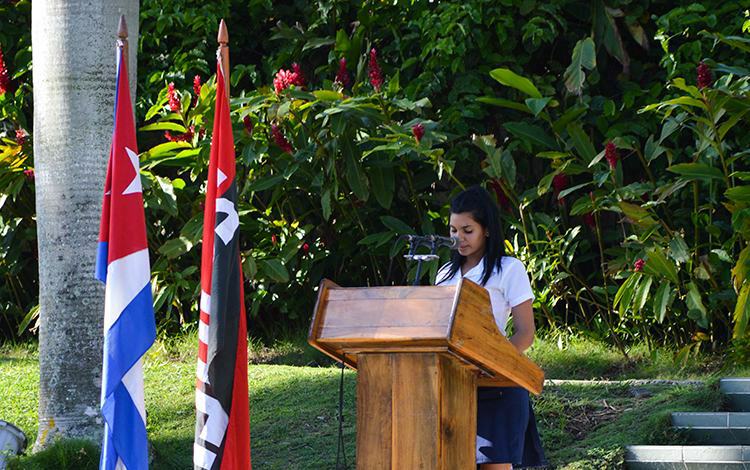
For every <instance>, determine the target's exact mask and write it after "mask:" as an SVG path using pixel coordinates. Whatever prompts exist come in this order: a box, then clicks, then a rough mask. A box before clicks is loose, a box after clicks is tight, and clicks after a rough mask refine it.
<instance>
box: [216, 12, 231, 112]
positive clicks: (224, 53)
mask: <svg viewBox="0 0 750 470" xmlns="http://www.w3.org/2000/svg"><path fill="white" fill-rule="evenodd" d="M216 40H217V42H218V43H219V51H218V54H219V61H220V63H221V72H222V74H223V75H224V86H225V87H226V91H227V99H229V31H227V24H226V23H225V22H224V18H222V19H221V22H220V23H219V34H218V36H217V38H216Z"/></svg>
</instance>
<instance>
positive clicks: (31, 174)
mask: <svg viewBox="0 0 750 470" xmlns="http://www.w3.org/2000/svg"><path fill="white" fill-rule="evenodd" d="M23 174H24V176H26V179H27V180H29V181H34V178H35V177H36V175H34V169H33V168H29V169H28V170H23Z"/></svg>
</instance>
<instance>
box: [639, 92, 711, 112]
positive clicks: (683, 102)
mask: <svg viewBox="0 0 750 470" xmlns="http://www.w3.org/2000/svg"><path fill="white" fill-rule="evenodd" d="M666 106H691V107H695V108H701V109H706V105H705V103H703V101H701V100H697V99H695V98H691V97H690V96H680V97H678V98H673V99H671V100H666V101H662V102H660V103H653V104H650V105H648V106H644V107H643V108H641V109H640V110H639V111H638V112H639V113H643V112H646V111H653V110H654V109H661V108H663V107H666Z"/></svg>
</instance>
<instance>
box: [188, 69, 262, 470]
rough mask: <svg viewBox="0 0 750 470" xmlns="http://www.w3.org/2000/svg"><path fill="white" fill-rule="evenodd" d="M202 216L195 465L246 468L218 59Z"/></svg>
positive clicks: (235, 248) (235, 261)
mask: <svg viewBox="0 0 750 470" xmlns="http://www.w3.org/2000/svg"><path fill="white" fill-rule="evenodd" d="M216 69H217V70H216V83H217V86H216V111H215V114H214V128H213V137H212V141H211V156H210V160H209V166H208V183H207V187H206V204H205V209H204V214H203V251H202V259H201V298H200V322H199V329H198V338H199V342H198V367H197V371H196V375H197V377H196V390H195V408H196V425H195V443H194V445H193V465H194V468H195V470H203V469H209V470H219V469H221V470H239V469H242V470H245V469H250V468H251V464H250V410H249V402H248V393H247V391H248V387H247V324H246V319H245V304H244V298H245V296H244V291H243V286H242V270H241V264H240V250H239V225H240V222H239V216H238V214H237V184H236V183H235V155H234V139H233V137H232V123H231V120H230V117H229V98H228V93H227V88H226V80H225V77H224V75H223V72H222V67H221V65H220V60H217V67H216Z"/></svg>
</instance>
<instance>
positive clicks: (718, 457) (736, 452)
mask: <svg viewBox="0 0 750 470" xmlns="http://www.w3.org/2000/svg"><path fill="white" fill-rule="evenodd" d="M625 465H626V467H627V468H629V469H630V470H677V469H680V470H719V469H727V470H734V469H737V470H739V469H743V470H750V446H627V447H626V448H625Z"/></svg>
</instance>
